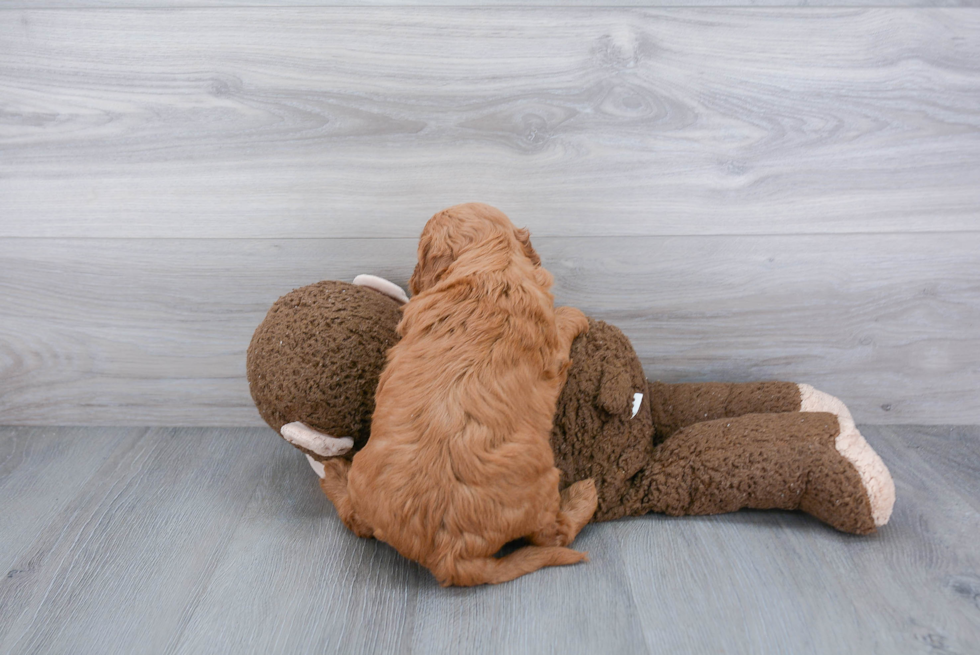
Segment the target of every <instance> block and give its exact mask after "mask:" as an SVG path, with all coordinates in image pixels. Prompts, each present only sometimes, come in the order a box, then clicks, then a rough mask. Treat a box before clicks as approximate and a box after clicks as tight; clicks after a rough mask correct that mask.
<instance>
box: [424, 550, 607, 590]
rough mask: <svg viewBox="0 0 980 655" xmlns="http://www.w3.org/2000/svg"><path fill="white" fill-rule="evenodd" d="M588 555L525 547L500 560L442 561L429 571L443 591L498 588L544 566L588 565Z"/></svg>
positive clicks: (570, 551)
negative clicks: (466, 588) (489, 585)
mask: <svg viewBox="0 0 980 655" xmlns="http://www.w3.org/2000/svg"><path fill="white" fill-rule="evenodd" d="M588 561H589V554H588V553H580V552H578V551H577V550H572V549H571V548H561V547H558V546H525V547H524V548H519V549H517V550H515V551H514V552H513V553H511V554H510V555H505V556H503V557H478V558H474V559H467V560H463V559H459V560H455V561H444V562H442V563H440V564H439V565H437V566H436V567H434V568H432V569H431V571H432V572H433V573H434V574H435V576H436V579H438V580H439V584H441V585H442V586H443V587H449V586H457V587H472V586H475V585H481V584H499V583H501V582H509V581H510V580H513V579H514V578H519V577H521V576H522V575H525V574H527V573H531V572H533V571H537V570H538V569H541V568H544V567H546V566H565V565H566V564H578V563H579V562H588Z"/></svg>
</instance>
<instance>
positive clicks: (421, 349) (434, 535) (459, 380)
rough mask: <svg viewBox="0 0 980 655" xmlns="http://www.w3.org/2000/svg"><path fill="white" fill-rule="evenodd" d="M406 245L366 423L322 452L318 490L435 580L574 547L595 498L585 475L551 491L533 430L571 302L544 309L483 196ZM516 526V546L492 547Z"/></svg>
mask: <svg viewBox="0 0 980 655" xmlns="http://www.w3.org/2000/svg"><path fill="white" fill-rule="evenodd" d="M418 254H419V261H418V266H416V268H415V272H414V274H413V275H412V279H411V282H410V288H411V290H412V292H413V294H414V297H413V298H412V300H411V301H410V302H409V303H408V304H407V305H406V306H405V308H404V315H403V317H402V320H401V323H400V324H399V326H398V331H399V333H400V334H401V336H402V339H401V341H400V342H399V343H398V344H397V345H396V346H394V347H393V348H392V349H391V350H390V351H389V353H388V362H387V365H386V367H385V369H384V371H383V372H382V374H381V379H380V382H379V384H378V390H377V395H376V398H377V405H376V410H375V413H374V417H373V419H372V426H371V437H370V439H369V440H368V444H367V446H365V447H364V449H363V450H361V451H360V452H358V453H357V455H355V456H354V459H353V462H352V463H348V462H346V461H345V460H343V459H335V460H332V461H330V462H328V463H327V465H326V466H325V469H326V477H324V478H323V480H322V481H321V486H322V488H323V490H324V492H325V493H326V494H327V496H328V497H329V498H330V500H331V501H333V503H334V505H335V507H336V508H337V512H338V514H339V515H340V517H341V519H342V520H343V521H344V523H345V524H346V525H347V526H348V527H349V528H350V529H351V530H353V531H354V532H355V533H356V534H358V535H360V536H364V537H369V536H374V537H376V538H378V539H382V540H384V541H386V542H388V543H389V544H391V545H392V546H394V547H395V548H396V549H397V550H398V552H400V553H401V554H402V555H404V556H405V557H408V558H410V559H413V560H415V561H417V562H419V563H421V564H422V565H423V566H425V567H426V568H428V569H429V570H430V571H432V573H433V574H434V575H435V576H436V578H437V579H438V580H439V582H440V583H441V584H442V585H444V586H447V585H463V586H469V585H477V584H484V583H498V582H505V581H507V580H512V579H514V578H516V577H519V576H521V575H524V574H525V573H530V572H531V571H534V570H537V569H539V568H542V567H544V566H554V565H560V564H573V563H576V562H580V561H583V560H586V559H587V556H586V554H585V553H581V552H578V551H575V550H571V549H569V548H566V547H565V546H567V545H568V544H570V543H571V542H572V540H573V539H574V538H575V536H576V535H577V534H578V532H579V530H581V528H582V526H584V525H585V523H587V522H588V520H589V519H590V518H591V517H592V514H593V513H594V512H595V508H596V493H595V486H594V484H593V483H592V481H591V480H583V481H581V482H578V483H576V484H574V485H572V486H571V487H569V488H568V489H566V490H565V492H564V493H563V494H559V492H558V478H559V472H558V469H556V468H555V465H554V456H553V454H552V451H551V447H550V445H549V441H548V439H549V434H550V432H551V427H552V417H553V416H554V413H555V404H556V402H557V399H558V394H559V392H560V391H561V387H562V385H563V383H564V380H565V375H566V371H567V367H568V364H569V359H568V353H569V350H570V348H571V343H572V340H573V339H574V338H575V337H576V336H578V335H579V334H580V333H582V332H584V331H585V330H586V329H588V322H587V321H586V318H585V316H584V315H583V314H582V312H580V311H579V310H577V309H572V308H569V307H562V308H559V309H557V310H556V309H555V308H554V298H553V296H552V295H551V293H550V291H549V289H550V288H551V285H552V281H553V280H552V276H551V274H550V273H548V272H547V271H546V270H545V269H543V268H541V260H540V258H539V257H538V255H537V253H536V252H535V251H534V248H532V247H531V242H530V238H529V235H528V232H527V230H519V229H516V228H515V227H514V225H513V224H512V223H511V222H510V220H509V219H508V218H507V217H506V216H505V215H504V214H503V213H501V212H500V211H499V210H497V209H494V208H493V207H489V206H487V205H482V204H467V205H459V206H456V207H452V208H450V209H447V210H445V211H442V212H439V213H438V214H436V215H435V216H433V217H432V219H431V220H429V222H428V223H427V224H426V226H425V229H424V231H423V232H422V238H421V240H420V242H419V250H418ZM520 537H525V538H526V539H527V540H528V541H529V542H530V545H528V546H526V547H524V548H521V549H519V550H517V551H515V552H513V553H511V554H509V555H507V556H505V557H501V558H495V557H493V555H494V554H495V553H497V551H499V550H500V548H501V547H502V546H503V545H504V544H506V543H507V542H509V541H512V540H514V539H518V538H520Z"/></svg>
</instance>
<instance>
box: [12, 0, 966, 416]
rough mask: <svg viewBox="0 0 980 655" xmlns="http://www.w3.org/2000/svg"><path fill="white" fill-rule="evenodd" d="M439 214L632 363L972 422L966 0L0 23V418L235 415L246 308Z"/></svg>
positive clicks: (92, 15)
mask: <svg viewBox="0 0 980 655" xmlns="http://www.w3.org/2000/svg"><path fill="white" fill-rule="evenodd" d="M60 4H61V6H70V5H75V4H76V3H70V2H68V3H60ZM90 4H91V5H92V6H94V5H97V4H99V3H97V2H93V3H90ZM112 4H113V5H117V6H118V5H119V4H120V3H118V2H113V3H112ZM161 4H171V3H161ZM177 4H179V3H177ZM214 4H221V3H214ZM712 4H717V3H712ZM861 4H867V3H863V2H862V3H861ZM889 4H898V3H889ZM10 6H11V5H10V4H9V3H8V4H6V5H0V7H10ZM469 200H481V201H484V202H490V203H492V204H496V205H498V206H499V207H501V208H502V209H504V210H505V211H506V212H507V213H508V214H510V215H511V216H512V218H513V219H514V220H515V222H517V223H519V224H523V225H527V226H528V227H530V228H531V231H532V234H533V236H534V241H535V245H536V246H537V247H538V249H539V250H540V251H541V253H542V255H543V257H544V259H545V264H546V266H547V267H548V268H549V269H551V270H552V271H553V272H554V273H555V274H556V278H557V286H556V295H557V297H558V300H559V302H561V303H565V304H574V305H577V306H579V307H582V308H583V309H584V310H585V311H587V312H588V313H590V314H592V315H594V316H597V317H600V318H605V319H607V320H610V321H612V322H613V323H615V324H617V325H619V326H620V327H622V328H623V329H624V330H625V331H626V333H627V334H628V335H629V336H630V337H631V338H632V339H633V341H634V344H635V345H636V347H637V350H638V351H639V352H640V354H641V356H642V357H643V360H644V365H645V366H646V370H647V374H648V376H649V377H651V378H658V379H663V380H668V381H681V380H708V379H716V380H757V379H770V378H782V379H792V380H799V381H807V382H811V383H813V384H815V385H817V386H818V387H821V388H824V389H825V390H827V391H829V392H831V393H834V394H835V395H838V396H840V397H841V398H843V399H844V400H845V402H847V403H848V404H849V405H850V406H851V408H852V410H853V411H854V413H855V416H856V418H857V419H858V420H859V421H861V422H865V423H907V422H911V423H978V422H980V399H978V393H977V389H978V388H980V9H972V8H952V9H929V8H915V9H895V8H888V9H793V8H782V9H725V10H721V9H679V8H671V9H662V10H631V9H599V8H590V9H567V8H566V9H558V8H506V9H474V8H432V7H429V8H363V7H362V8H339V7H336V8H329V7H326V8H324V7H321V8H295V7H290V8H251V9H241V8H238V9H222V8H212V9H181V10H164V9H153V10H149V9H142V10H139V11H132V10H124V9H99V10H97V11H96V10H73V9H66V10H44V11H26V10H19V9H10V8H8V9H4V10H0V423H8V424H52V423H57V424H82V425H99V424H101V425H106V424H119V425H126V424H133V425H258V424H260V419H259V417H258V415H257V413H256V412H255V410H254V408H253V407H252V406H251V402H250V399H249V397H248V390H247V385H246V383H245V379H244V352H245V347H246V346H247V343H248V339H249V337H250V335H251V331H252V330H253V329H254V327H255V326H256V325H257V324H258V322H259V321H260V320H261V318H262V316H263V315H264V313H265V310H266V309H267V308H268V306H269V304H271V302H272V301H273V300H275V298H276V297H278V296H279V295H281V294H283V293H285V292H286V291H289V290H290V289H292V288H294V287H296V286H300V285H303V284H307V283H310V282H314V281H317V280H320V279H328V278H334V279H350V278H352V277H353V276H354V275H356V274H358V273H362V272H371V273H376V274H381V275H385V276H387V277H389V278H391V279H393V280H395V281H396V282H399V283H404V282H405V280H406V279H407V277H408V274H409V273H410V272H411V269H412V265H413V263H414V262H413V255H414V239H416V238H417V236H418V233H419V231H420V229H421V227H422V225H423V224H424V222H425V220H426V219H427V218H428V217H429V216H430V215H431V214H432V213H433V212H434V211H436V210H438V209H441V208H443V207H445V206H448V205H451V204H454V203H456V202H463V201H469Z"/></svg>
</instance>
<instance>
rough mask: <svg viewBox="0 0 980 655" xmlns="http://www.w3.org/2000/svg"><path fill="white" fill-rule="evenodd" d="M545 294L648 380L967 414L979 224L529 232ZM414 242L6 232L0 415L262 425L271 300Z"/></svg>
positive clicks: (1, 419)
mask: <svg viewBox="0 0 980 655" xmlns="http://www.w3.org/2000/svg"><path fill="white" fill-rule="evenodd" d="M534 243H535V247H536V248H537V249H538V250H539V252H540V253H541V256H542V258H543V260H544V263H545V266H546V267H547V268H548V269H549V270H551V271H552V273H554V274H555V277H556V286H555V294H556V298H557V302H558V303H559V304H568V305H573V306H577V307H580V308H582V309H583V310H584V311H585V312H586V313H588V314H590V315H592V316H595V317H596V318H602V319H605V320H607V321H609V322H611V323H612V324H614V325H617V326H618V327H620V328H621V329H622V330H623V331H624V332H625V333H626V335H627V336H628V337H630V339H631V340H632V341H633V344H634V347H635V348H636V350H637V352H638V353H639V355H640V356H641V359H642V360H643V364H644V369H645V371H646V373H647V376H648V377H650V378H651V379H660V380H663V381H668V382H679V381H704V380H721V381H749V380H765V379H787V380H793V381H802V382H809V383H811V384H813V385H815V386H817V387H818V388H820V389H823V390H826V391H827V392H829V393H832V394H834V395H836V396H839V397H840V398H842V399H844V400H845V402H846V403H847V404H848V406H849V407H850V408H851V410H852V412H853V413H854V414H855V416H856V417H857V418H858V420H859V421H862V422H866V423H887V422H896V421H899V422H919V423H942V422H944V421H945V422H947V423H950V422H960V423H970V422H971V421H977V420H980V399H978V398H977V395H976V389H977V388H978V387H980V334H978V332H977V329H976V326H977V325H978V324H980V302H978V298H980V286H978V280H980V257H978V256H977V253H978V252H980V234H976V233H964V234H957V235H948V234H920V235H828V236H819V237H816V236H814V237H810V238H808V239H806V240H800V239H798V238H795V237H790V236H771V237H673V238H654V237H646V238H606V239H581V238H577V239H556V238H542V239H536V238H535V239H534ZM414 251H415V243H414V241H413V240H411V239H363V240H337V239H324V240H284V241H275V240H247V239H239V240H193V239H192V240H141V239H136V240H115V239H106V240H103V239H4V240H0V314H2V315H3V316H4V320H3V322H2V323H0V380H2V382H0V424H52V423H53V424H89V425H112V424H116V425H127V424H129V425H134V424H135V425H139V424H158V425H165V424H167V423H170V424H184V425H195V424H197V425H261V419H260V418H259V416H258V413H257V412H256V410H255V408H254V406H253V404H252V402H251V398H250V397H249V393H248V387H247V383H246V380H245V350H246V348H247V346H248V342H249V340H250V339H251V335H252V332H253V331H254V329H255V328H256V327H257V326H258V324H259V323H260V322H261V320H262V318H263V317H264V316H265V313H266V311H267V310H268V308H269V307H270V306H271V304H272V302H273V301H274V300H275V299H276V298H278V297H279V296H281V295H283V294H284V293H286V292H288V291H290V290H291V289H293V288H296V287H299V286H303V285H305V284H310V283H313V282H316V281H319V280H321V279H340V280H350V279H353V277H354V276H355V275H357V274H359V273H363V272H369V273H375V274H379V275H383V276H385V277H388V278H389V279H391V280H393V281H395V282H396V283H398V284H402V285H405V283H406V282H407V278H408V276H409V274H410V273H411V270H412V266H413V262H414Z"/></svg>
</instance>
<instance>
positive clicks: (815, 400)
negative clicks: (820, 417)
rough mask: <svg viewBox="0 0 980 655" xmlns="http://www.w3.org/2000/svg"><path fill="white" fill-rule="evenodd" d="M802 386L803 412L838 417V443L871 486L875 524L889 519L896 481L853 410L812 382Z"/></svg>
mask: <svg viewBox="0 0 980 655" xmlns="http://www.w3.org/2000/svg"><path fill="white" fill-rule="evenodd" d="M798 386H799V388H800V398H801V400H800V411H801V412H829V413H831V414H833V415H834V416H836V417H837V422H838V423H839V424H840V433H839V434H838V435H837V438H836V440H835V443H834V446H835V448H836V449H837V452H839V453H840V454H841V455H842V456H843V457H844V458H845V459H847V460H848V461H849V462H850V463H851V464H853V465H854V468H855V469H857V472H858V475H860V476H861V483H862V484H863V485H864V487H865V488H866V489H867V490H868V497H869V499H870V501H871V514H872V516H873V517H874V522H875V525H884V524H885V523H887V522H888V519H889V517H890V516H891V513H892V507H893V506H894V505H895V482H894V481H893V480H892V476H891V473H889V472H888V467H886V466H885V463H884V462H883V461H882V460H881V457H879V456H878V453H876V452H875V451H874V449H872V448H871V446H870V445H869V444H868V442H867V441H865V439H864V437H863V436H861V433H860V432H859V431H858V429H857V426H856V425H855V424H854V419H853V418H851V412H850V410H849V409H847V406H846V405H845V404H844V403H843V402H841V401H840V400H839V399H837V398H835V397H833V396H831V395H830V394H827V393H824V392H823V391H819V390H817V389H814V388H813V387H811V386H810V385H809V384H801V385H798Z"/></svg>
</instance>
